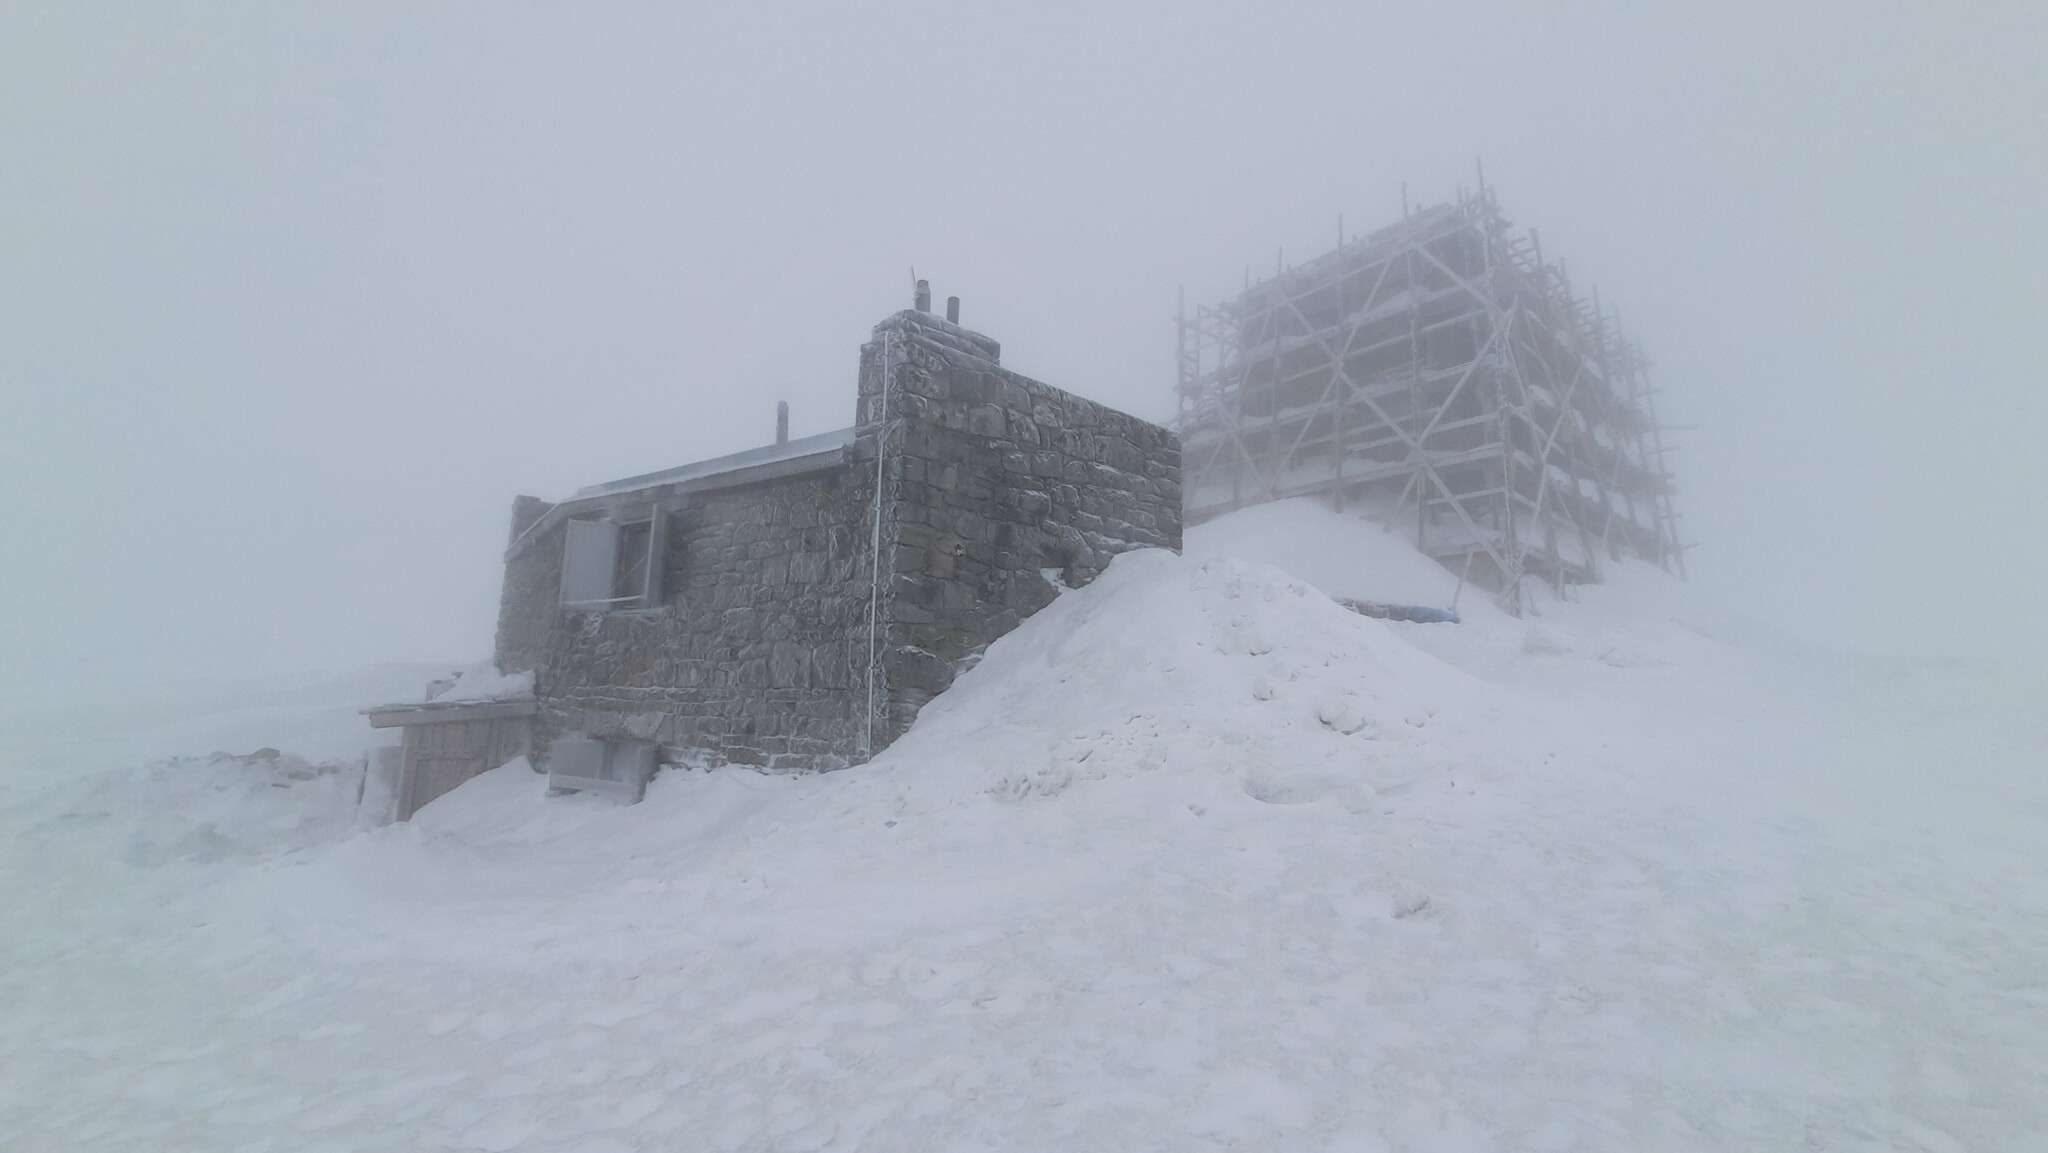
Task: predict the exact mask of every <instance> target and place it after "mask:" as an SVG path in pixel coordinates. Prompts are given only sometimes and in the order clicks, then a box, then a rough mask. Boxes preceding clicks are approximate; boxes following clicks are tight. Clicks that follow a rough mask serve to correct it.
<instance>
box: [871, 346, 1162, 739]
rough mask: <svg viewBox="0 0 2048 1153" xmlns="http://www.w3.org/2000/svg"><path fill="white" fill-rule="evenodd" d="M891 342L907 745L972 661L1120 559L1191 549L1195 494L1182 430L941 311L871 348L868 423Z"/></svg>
mask: <svg viewBox="0 0 2048 1153" xmlns="http://www.w3.org/2000/svg"><path fill="white" fill-rule="evenodd" d="M885 342H886V344H887V346H888V347H887V349H886V357H887V361H888V364H889V368H890V373H891V377H890V379H891V388H890V396H889V404H890V414H889V415H890V420H889V424H890V435H889V438H888V441H887V449H886V452H887V460H886V463H885V467H884V474H885V477H886V481H885V492H884V497H885V515H884V518H883V537H884V544H883V549H884V552H885V553H887V552H890V551H891V550H892V546H893V556H892V557H890V558H889V560H890V568H889V572H890V580H889V583H888V591H887V594H886V600H885V613H884V615H885V617H886V619H887V621H888V632H887V647H886V650H885V654H886V655H885V657H884V661H883V664H884V673H885V675H884V680H883V684H884V686H885V688H886V693H885V702H884V706H883V722H882V725H881V729H882V731H883V732H884V734H885V735H886V738H887V739H889V740H893V739H894V738H895V737H896V736H898V735H900V734H901V733H902V732H903V731H904V730H905V729H907V728H908V727H909V726H910V723H911V721H912V720H914V719H915V718H916V715H917V711H918V709H920V708H922V707H923V706H924V704H925V703H926V702H928V701H930V700H931V698H932V697H933V696H935V695H936V694H938V693H940V692H943V691H944V690H945V689H946V688H947V686H949V685H950V684H951V683H952V681H953V677H954V675H955V672H956V670H957V669H958V668H959V667H960V664H961V662H962V661H963V659H965V658H967V657H969V656H971V655H973V654H975V653H978V652H979V651H980V650H981V649H982V648H984V647H985V646H986V645H988V643H989V642H991V641H993V640H995V639H996V638H998V637H1000V636H1002V635H1003V634H1004V633H1007V632H1009V631H1010V630H1011V629H1013V628H1015V627H1016V626H1017V625H1018V624H1019V623H1020V622H1021V621H1023V619H1024V618H1026V617H1028V616H1030V615H1031V614H1032V613H1034V612H1036V611H1038V610H1039V609H1040V608H1042V607H1044V606H1045V604H1046V603H1047V602H1049V601H1050V600H1051V599H1052V598H1053V597H1054V596H1056V595H1058V592H1059V589H1060V587H1062V586H1065V587H1078V586H1080V585H1083V584H1086V583H1087V582H1088V581H1089V580H1091V579H1093V578H1094V576H1095V575H1096V574H1097V573H1098V572H1100V571H1101V570H1102V568H1103V567H1104V566H1105V565H1107V564H1108V563H1109V560H1110V558H1111V557H1113V556H1115V555H1116V554H1117V553H1120V552H1125V551H1128V550H1130V549H1134V548H1170V549H1174V550H1176V551H1178V550H1179V548H1180V547H1181V491H1180V442H1179V440H1178V438H1176V437H1175V436H1174V434H1173V433H1172V432H1171V431H1169V430H1167V429H1164V428H1161V427H1160V426H1158V425H1155V424H1152V423H1150V422H1147V421H1143V420H1139V419H1137V418H1136V417H1133V416H1130V415H1128V414H1126V413H1122V412H1118V411H1116V410H1115V409H1111V408H1106V407H1104V406H1102V405H1099V404H1096V403H1094V402H1093V401H1089V400H1084V399H1082V398H1081V397H1078V396H1075V395H1073V394H1071V393H1068V392H1064V391H1062V390H1060V389H1057V388H1054V387H1052V386H1051V385H1048V384H1045V383H1043V382H1040V381H1036V380H1033V379H1031V378H1030V377H1027V376H1023V375H1021V374H1018V373H1015V372H1011V371H1009V370H1007V369H1004V368H1002V367H1000V366H999V364H998V362H997V358H998V355H999V351H998V349H997V347H996V345H995V342H993V341H990V340H988V339H987V338H985V337H982V336H980V335H979V334H976V333H972V332H969V331H967V330H965V329H961V328H959V327H957V326H954V325H951V324H948V323H946V322H945V321H943V320H940V319H938V318H937V317H934V316H931V315H929V314H925V313H918V312H903V313H898V314H897V315H895V316H893V317H891V318H889V319H888V320H886V321H884V322H883V323H882V324H880V325H878V326H876V329H875V334H874V339H872V340H871V341H870V342H869V343H868V344H867V345H866V346H865V347H864V348H863V349H862V353H861V392H860V397H861V416H862V419H863V422H864V424H866V423H868V422H871V421H872V420H873V419H875V417H876V415H877V414H878V412H879V409H880V386H881V380H882V369H883V361H884V357H885V349H884V344H885ZM872 443H873V442H872V438H871V437H868V438H863V442H862V447H863V449H864V450H866V451H870V452H871V446H872ZM878 743H882V742H880V741H878Z"/></svg>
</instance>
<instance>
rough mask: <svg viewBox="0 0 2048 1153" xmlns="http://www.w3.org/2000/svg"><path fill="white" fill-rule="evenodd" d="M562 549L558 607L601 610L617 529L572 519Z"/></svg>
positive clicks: (609, 579)
mask: <svg viewBox="0 0 2048 1153" xmlns="http://www.w3.org/2000/svg"><path fill="white" fill-rule="evenodd" d="M565 527H566V528H567V530H568V540H567V541H566V543H565V546H564V547H563V549H562V604H563V605H565V606H569V607H576V606H584V607H593V608H594V607H601V606H603V605H605V604H607V603H609V602H610V599H611V595H612V572H613V568H612V566H613V565H614V564H615V563H617V557H618V550H619V526H617V525H615V524H611V523H610V522H608V521H601V520H572V521H570V522H568V524H567V525H566V526H565Z"/></svg>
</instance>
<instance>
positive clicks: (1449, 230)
mask: <svg viewBox="0 0 2048 1153" xmlns="http://www.w3.org/2000/svg"><path fill="white" fill-rule="evenodd" d="M1179 329H1180V362H1179V391H1180V428H1181V444H1182V451H1183V469H1184V474H1185V486H1186V494H1187V495H1186V505H1187V516H1188V521H1189V523H1190V524H1193V523H1197V522H1199V521H1201V520H1204V519H1207V518H1209V517H1213V516H1216V515H1218V514H1220V513H1223V512H1227V511H1229V510H1231V509H1235V508H1241V507H1244V506H1246V505H1251V504H1257V503H1260V502H1262V501H1269V500H1278V499H1283V498H1286V497H1292V496H1301V495H1308V494H1320V495H1323V496H1325V497H1326V498H1328V499H1331V500H1333V501H1335V502H1337V503H1340V504H1341V503H1343V502H1345V501H1347V500H1368V501H1379V502H1382V503H1385V504H1388V505H1390V506H1391V507H1393V508H1395V509H1397V510H1399V511H1398V515H1400V516H1401V517H1403V518H1404V519H1406V518H1412V522H1413V524H1414V526H1415V532H1416V543H1417V544H1418V546H1419V547H1421V548H1422V550H1423V551H1424V552H1426V553H1428V554H1429V555H1431V556H1434V557H1436V558H1437V559H1438V560H1439V561H1442V562H1443V563H1445V564H1447V565H1449V566H1451V567H1453V568H1455V569H1457V570H1459V571H1461V572H1465V573H1468V574H1469V575H1470V576H1471V577H1472V579H1474V580H1475V581H1480V582H1483V583H1486V584H1489V585H1493V586H1495V587H1497V588H1500V589H1502V590H1504V591H1506V593H1507V594H1508V597H1509V599H1510V602H1511V607H1517V606H1518V602H1519V599H1520V597H1519V590H1520V588H1521V580H1522V577H1523V576H1524V575H1530V576H1538V577H1541V578H1543V579H1546V580H1550V581H1554V582H1557V583H1559V584H1562V583H1564V582H1568V581H1588V580H1597V579H1598V577H1599V561H1598V558H1599V556H1600V555H1601V554H1603V553H1605V554H1607V555H1608V556H1610V557H1617V558H1618V557H1620V556H1622V555H1624V554H1634V555H1637V556H1641V557H1644V558H1647V559H1649V560H1651V561H1653V562H1655V563H1656V564H1658V565H1661V566H1663V567H1665V568H1666V569H1671V570H1674V571H1677V572H1679V573H1680V574H1681V575H1682V574H1683V572H1684V568H1685V557H1684V549H1683V546H1682V545H1681V544H1680V541H1679V533H1678V516H1677V513H1676V511H1675V510H1674V508H1673V506H1672V491H1673V485H1672V477H1671V473H1670V471H1669V469H1668V468H1667V467H1666V464H1665V444H1664V432H1665V430H1664V429H1663V428H1662V427H1660V426H1659V424H1658V421H1657V416H1656V401H1655V397H1656V391H1657V390H1656V389H1655V388H1654V387H1653V386H1652V385H1651V384H1650V381H1649V360H1648V358H1647V357H1645V356H1644V355H1643V353H1642V350H1641V348H1640V346H1639V345H1637V343H1636V342H1635V341H1634V340H1632V339H1630V338H1629V337H1628V336H1627V335H1625V334H1624V332H1623V331H1622V328H1621V325H1620V322H1619V320H1618V318H1617V317H1616V316H1615V315H1614V314H1613V313H1612V312H1610V311H1606V310H1603V308H1602V307H1601V305H1600V301H1599V295H1598V293H1597V292H1596V293H1594V294H1593V296H1592V298H1591V299H1590V300H1586V299H1582V298H1581V297H1579V296H1578V295H1576V294H1575V293H1574V292H1573V291H1572V286H1571V283H1570V281H1569V280H1568V278H1567V277H1566V275H1565V272H1564V269H1563V266H1562V265H1554V264H1548V263H1545V261H1544V259H1543V251H1542V245H1541V241H1540V239H1539V238H1538V237H1537V235H1536V233H1535V232H1534V230H1531V231H1530V232H1529V233H1528V234H1527V235H1526V236H1524V235H1519V234H1517V233H1515V232H1514V231H1513V229H1512V228H1511V225H1510V222H1509V221H1508V219H1507V217H1506V216H1505V215H1504V214H1503V213H1502V212H1501V210H1500V208H1499V206H1498V204H1497V202H1496V200H1495V198H1494V195H1493V193H1492V191H1491V190H1489V189H1488V188H1486V187H1485V184H1484V181H1483V180H1482V181H1481V185H1480V188H1479V191H1478V192H1477V193H1476V194H1470V195H1467V194H1463V193H1461V194H1460V195H1459V197H1458V199H1457V200H1456V202H1454V203H1449V204H1439V205H1436V206H1434V207H1430V208H1424V209H1421V210H1419V211H1412V212H1411V211H1408V210H1407V209H1406V207H1405V205H1404V208H1403V213H1402V219H1401V220H1400V221H1399V222H1397V223H1395V224H1392V225H1389V226H1387V227H1385V228H1382V229H1379V230H1378V231H1376V232H1372V233H1369V234H1367V235H1365V236H1363V237H1359V238H1356V239H1352V240H1348V241H1347V240H1344V239H1343V237H1342V235H1341V229H1340V236H1339V243H1338V246H1337V248H1336V249H1335V250H1334V251H1331V252H1329V253H1326V254H1324V255H1323V256H1320V257H1318V258H1316V259H1314V260H1312V261H1309V262H1308V263H1306V264H1301V265H1297V266H1295V267H1293V268H1285V267H1282V268H1279V269H1276V271H1275V274H1274V275H1273V276H1272V277H1271V278H1270V279H1267V280H1265V281H1263V282H1258V283H1252V282H1250V280H1249V278H1247V283H1246V286H1245V290H1244V292H1243V293H1242V294H1240V295H1239V296H1237V297H1236V298H1235V299H1232V300H1228V301H1225V302H1223V303H1221V304H1218V305H1214V306H1209V305H1202V306H1198V307H1196V308H1195V310H1194V311H1193V313H1192V314H1190V313H1189V312H1188V309H1187V306H1186V302H1185V300H1183V302H1182V304H1181V308H1180V314H1179Z"/></svg>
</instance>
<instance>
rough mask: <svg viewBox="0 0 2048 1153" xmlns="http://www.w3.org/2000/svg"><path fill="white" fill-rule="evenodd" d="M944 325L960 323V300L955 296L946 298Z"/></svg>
mask: <svg viewBox="0 0 2048 1153" xmlns="http://www.w3.org/2000/svg"><path fill="white" fill-rule="evenodd" d="M946 323H948V324H958V323H960V298H959V297H957V296H949V297H947V298H946Z"/></svg>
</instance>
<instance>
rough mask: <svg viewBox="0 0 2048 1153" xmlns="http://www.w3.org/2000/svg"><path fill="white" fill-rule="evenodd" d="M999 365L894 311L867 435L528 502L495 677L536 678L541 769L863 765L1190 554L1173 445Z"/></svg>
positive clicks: (944, 326) (871, 384) (800, 442)
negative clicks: (927, 712)
mask: <svg viewBox="0 0 2048 1153" xmlns="http://www.w3.org/2000/svg"><path fill="white" fill-rule="evenodd" d="M954 315H957V313H956V314H954ZM999 354H1000V349H999V348H998V346H997V344H996V342H995V341H993V340H991V339H989V338H988V337H985V336H982V335H980V334H978V333H975V332H971V331H969V330H967V329H965V328H962V327H960V326H959V325H958V324H956V323H953V322H952V321H950V320H942V319H940V318H938V317H936V316H934V315H931V314H930V313H929V312H927V311H924V310H922V309H914V310H907V311H904V312H900V313H897V314H896V315H894V316H891V317H889V318H887V319H886V320H884V321H883V322H882V323H880V324H878V325H876V326H875V329H874V332H873V336H872V339H870V340H869V341H868V342H867V343H866V344H865V345H864V346H863V347H862V348H861V353H860V370H859V389H858V394H857V399H856V406H855V423H854V426H853V427H852V428H848V429H845V430H842V431H839V432H832V433H826V434H822V435H819V436H811V437H805V438H801V439H797V440H789V439H787V437H786V433H785V434H783V435H780V436H778V440H777V443H775V444H773V445H769V446H766V447H763V448H758V449H754V450H751V451H748V452H742V453H738V454H735V455H732V456H726V457H720V458H717V459H713V460H706V461H700V462H697V463H695V464H688V465H683V466H681V467H678V468H672V469H668V470H665V471H662V472H657V473H650V474H647V475H643V476H635V477H628V478H625V479H623V480H617V481H612V482H610V483H606V484H599V485H594V486H591V487H589V488H585V489H583V490H581V491H579V492H577V493H576V494H575V495H574V496H572V497H570V498H569V499H567V500H563V501H561V502H559V503H553V504H550V503H548V502H546V501H542V500H539V499H537V498H534V497H529V496H522V497H519V498H517V499H516V500H515V501H514V503H513V513H512V529H511V543H510V545H509V547H508V548H507V550H506V554H505V581H504V591H503V594H502V599H501V602H500V607H499V616H498V632H497V652H496V659H497V664H498V667H499V668H500V669H503V670H505V671H506V672H508V673H509V672H513V671H517V670H531V671H532V673H533V697H534V701H535V705H536V709H535V713H534V717H533V736H532V740H533V743H534V751H535V753H536V759H537V761H538V762H539V763H542V764H545V763H546V762H547V760H548V753H549V749H550V747H551V744H553V743H554V742H558V741H560V740H562V739H564V738H567V737H572V736H573V737H575V738H577V747H578V749H579V750H584V749H587V748H588V747H589V742H588V741H587V740H585V739H584V738H595V739H596V740H599V741H604V742H608V743H610V744H611V745H626V744H631V743H635V742H638V743H642V747H643V749H644V747H645V743H650V742H651V743H652V745H653V746H654V747H655V748H656V750H657V752H658V755H659V757H660V759H662V760H665V761H671V762H678V763H682V762H690V763H703V764H727V763H731V764H747V765H758V766H762V767H764V768H769V769H787V770H810V769H828V768H835V767H840V766H844V765H849V764H854V763H857V762H860V761H862V760H865V759H866V758H867V757H869V756H871V755H873V754H874V753H875V752H876V751H879V750H880V749H882V748H884V747H886V746H887V745H888V744H889V743H890V742H891V741H892V740H894V739H895V738H896V737H897V736H899V735H901V734H902V733H903V731H904V730H905V729H907V728H908V727H909V726H910V723H911V721H912V720H913V719H914V718H915V717H916V715H917V712H918V710H919V708H921V707H922V706H923V705H924V704H925V703H926V702H928V701H930V700H931V699H932V697H933V696H934V695H936V694H938V693H940V692H943V691H944V690H945V689H946V687H947V686H948V685H949V684H951V683H952V680H953V677H954V675H955V673H956V671H957V670H959V669H960V668H961V666H962V662H963V661H966V660H968V659H970V658H971V657H972V656H973V655H974V654H976V653H978V652H979V651H980V650H981V649H982V648H983V647H984V646H986V645H987V644H988V643H989V642H990V641H993V640H995V639H996V638H997V637H1000V636H1002V635H1003V634H1004V633H1006V632H1008V631H1009V630H1010V629H1012V628H1015V627H1016V626H1017V624H1018V623H1019V622H1020V621H1022V620H1023V619H1024V618H1026V617H1028V616H1030V615H1031V614H1032V613H1034V612H1036V611H1037V610H1038V609H1040V608H1041V607H1043V606H1044V605H1045V604H1046V603H1047V602H1049V601H1051V600H1052V599H1053V597H1054V596H1056V595H1057V594H1058V592H1059V591H1060V588H1061V587H1062V586H1067V587H1072V586H1078V585H1081V584H1084V583H1086V582H1087V581H1088V580H1089V579H1091V578H1092V577H1093V576H1094V575H1095V574H1096V573H1097V572H1099V571H1100V570H1101V568H1102V567H1103V566H1104V565H1105V564H1107V563H1108V561H1109V559H1110V558H1111V557H1112V556H1114V555H1115V554H1117V553H1119V552H1123V551H1125V550H1129V549H1136V548H1170V549H1178V548H1179V547H1180V544H1181V487H1180V475H1181V473H1180V445H1179V442H1178V440H1177V438H1176V437H1175V436H1174V434H1173V433H1172V432H1170V431H1168V430H1167V429H1164V428H1161V427H1160V426H1158V425H1154V424H1151V423H1148V422H1146V421H1143V420H1139V419H1136V418H1134V417H1131V416H1128V415H1126V414H1124V413H1121V412H1117V411H1115V410H1113V409H1109V408H1105V407H1103V406H1102V405H1099V404H1095V403H1093V402H1091V401H1087V400H1084V399H1082V398H1080V397H1077V396H1074V395H1072V394H1070V393H1066V392H1062V391H1061V390H1059V389H1057V388H1053V387H1051V386H1050V385H1046V384H1043V383H1041V382H1039V381H1036V380H1032V379H1030V378H1028V377H1024V376H1020V375H1018V374H1017V373H1014V372H1011V371H1009V370H1007V369H1005V368H1003V367H1002V366H1001V365H1000V363H999ZM785 428H786V425H785ZM564 747H565V748H566V747H567V746H564ZM577 755H579V756H581V755H584V754H583V752H581V751H579V752H578V754H577Z"/></svg>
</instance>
